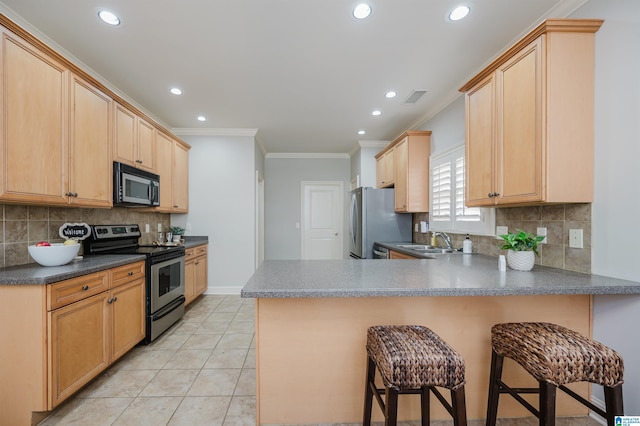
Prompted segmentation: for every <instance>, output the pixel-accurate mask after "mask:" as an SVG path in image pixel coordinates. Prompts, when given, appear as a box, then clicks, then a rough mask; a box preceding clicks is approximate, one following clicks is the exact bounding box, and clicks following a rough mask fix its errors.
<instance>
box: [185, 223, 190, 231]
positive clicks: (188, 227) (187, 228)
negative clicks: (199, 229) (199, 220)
mask: <svg viewBox="0 0 640 426" xmlns="http://www.w3.org/2000/svg"><path fill="white" fill-rule="evenodd" d="M185 230H187V231H191V222H187V226H186V227H185Z"/></svg>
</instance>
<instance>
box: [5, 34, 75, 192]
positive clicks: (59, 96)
mask: <svg viewBox="0 0 640 426" xmlns="http://www.w3.org/2000/svg"><path fill="white" fill-rule="evenodd" d="M1 36H2V46H1V49H2V52H1V54H2V75H3V79H4V81H3V84H4V87H3V90H2V112H1V113H0V120H2V135H1V137H2V149H0V160H1V161H0V163H1V165H2V172H1V177H0V199H1V200H4V201H12V202H21V201H26V202H29V201H31V202H35V203H43V204H45V203H46V204H67V196H66V195H65V194H66V193H67V192H68V179H67V165H68V155H69V154H68V152H69V151H68V131H69V127H68V118H69V113H68V112H69V109H68V108H67V105H68V97H69V71H68V70H67V68H66V67H65V66H64V65H63V64H61V63H59V62H57V61H56V60H55V59H54V58H51V57H49V56H48V55H46V54H44V53H43V52H41V51H40V50H38V49H36V48H35V47H33V46H31V45H30V44H28V43H26V42H25V41H23V40H21V39H20V38H18V37H16V36H15V35H14V34H12V33H10V32H8V31H2V35H1Z"/></svg>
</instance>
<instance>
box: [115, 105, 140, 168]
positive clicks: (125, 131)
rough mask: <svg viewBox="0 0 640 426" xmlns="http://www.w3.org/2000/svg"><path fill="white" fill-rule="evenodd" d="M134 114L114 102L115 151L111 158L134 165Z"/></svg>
mask: <svg viewBox="0 0 640 426" xmlns="http://www.w3.org/2000/svg"><path fill="white" fill-rule="evenodd" d="M136 119H137V117H136V115H135V114H134V113H132V112H131V111H129V110H128V109H126V108H125V107H123V106H122V105H120V104H117V103H116V104H115V108H114V121H115V135H114V136H115V141H114V144H113V147H114V150H115V152H114V153H113V159H114V160H115V161H119V162H121V163H126V164H129V165H130V166H135V165H136V162H135V160H136Z"/></svg>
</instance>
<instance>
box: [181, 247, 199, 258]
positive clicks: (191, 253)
mask: <svg viewBox="0 0 640 426" xmlns="http://www.w3.org/2000/svg"><path fill="white" fill-rule="evenodd" d="M194 257H196V249H195V247H193V248H188V249H186V250H185V251H184V260H189V259H193V258H194Z"/></svg>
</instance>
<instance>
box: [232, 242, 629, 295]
mask: <svg viewBox="0 0 640 426" xmlns="http://www.w3.org/2000/svg"><path fill="white" fill-rule="evenodd" d="M551 294H640V282H635V281H627V280H620V279H616V278H609V277H604V276H599V275H590V274H581V273H577V272H571V271H565V270H563V269H556V268H547V267H543V266H538V265H536V266H534V268H533V270H532V271H530V272H521V271H513V270H510V269H507V271H506V272H500V271H499V270H498V259H497V258H495V257H490V256H484V255H479V254H462V253H452V254H439V255H436V256H433V258H430V259H417V260H378V259H365V260H358V259H350V260H268V261H265V262H263V263H262V265H260V267H259V268H258V269H257V270H256V272H255V273H254V274H253V276H252V277H251V278H250V279H249V281H248V282H247V284H246V285H245V286H244V288H243V289H242V292H241V295H242V297H245V298H303V297H312V298H313V297H316V298H320V297H381V296H511V295H551Z"/></svg>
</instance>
